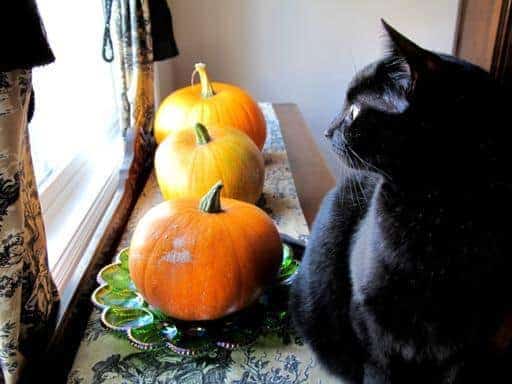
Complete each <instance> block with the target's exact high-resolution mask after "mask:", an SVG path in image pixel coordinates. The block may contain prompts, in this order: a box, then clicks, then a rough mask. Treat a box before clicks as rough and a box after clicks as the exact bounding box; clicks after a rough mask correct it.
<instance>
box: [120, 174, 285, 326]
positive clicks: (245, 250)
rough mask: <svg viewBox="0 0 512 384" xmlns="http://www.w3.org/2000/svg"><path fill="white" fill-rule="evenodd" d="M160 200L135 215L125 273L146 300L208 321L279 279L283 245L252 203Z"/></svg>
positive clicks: (211, 198)
mask: <svg viewBox="0 0 512 384" xmlns="http://www.w3.org/2000/svg"><path fill="white" fill-rule="evenodd" d="M221 188H222V184H221V183H217V184H216V185H215V186H214V187H213V188H212V189H211V190H210V192H209V193H208V194H207V195H206V196H205V197H204V198H203V199H202V200H198V199H177V200H170V201H165V202H163V203H161V204H159V205H157V206H155V207H154V208H152V209H151V210H149V211H148V212H147V213H146V214H145V215H144V217H143V218H142V219H141V220H140V221H139V223H138V224H137V227H136V228H135V231H134V234H133V237H132V240H131V243H130V248H129V253H130V257H129V269H130V276H131V278H132V280H133V282H134V283H135V286H136V287H137V290H138V291H139V292H140V293H141V294H142V295H143V296H144V298H145V299H146V301H147V302H148V303H150V304H151V305H153V306H155V307H157V308H159V309H160V310H161V311H163V312H164V313H166V314H167V315H169V316H172V317H174V318H177V319H183V320H212V319H217V318H220V317H223V316H225V315H228V314H230V313H232V312H235V311H238V310H240V309H243V308H245V307H246V306H248V305H249V304H251V303H252V302H254V301H255V300H256V299H257V298H258V296H259V295H260V294H261V293H262V291H263V289H264V287H265V286H267V285H269V284H270V283H271V282H272V281H273V279H274V278H275V277H276V275H277V272H278V269H279V265H280V262H281V255H282V248H281V241H280V238H279V234H278V232H277V229H276V227H275V225H274V223H273V222H272V220H271V219H270V218H269V217H268V216H267V215H266V214H265V213H264V212H263V211H262V210H260V209H259V208H257V207H256V206H254V205H251V204H248V203H244V202H241V201H237V200H232V199H221V198H220V189H221Z"/></svg>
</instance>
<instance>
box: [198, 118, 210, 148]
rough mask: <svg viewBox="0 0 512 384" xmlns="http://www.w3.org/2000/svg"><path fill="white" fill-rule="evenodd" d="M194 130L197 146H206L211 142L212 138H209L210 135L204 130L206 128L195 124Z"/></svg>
mask: <svg viewBox="0 0 512 384" xmlns="http://www.w3.org/2000/svg"><path fill="white" fill-rule="evenodd" d="M195 130H196V142H197V144H198V145H202V144H208V143H209V142H210V141H212V138H211V136H210V134H209V133H208V130H207V129H206V127H205V126H204V125H203V124H201V123H197V124H196V126H195Z"/></svg>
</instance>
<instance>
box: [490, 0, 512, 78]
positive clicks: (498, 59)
mask: <svg viewBox="0 0 512 384" xmlns="http://www.w3.org/2000/svg"><path fill="white" fill-rule="evenodd" d="M511 11H512V0H503V4H502V7H501V15H500V22H499V25H498V31H497V33H496V42H495V45H494V55H493V60H492V66H491V73H492V74H493V75H494V76H495V77H496V78H497V79H498V80H500V81H502V82H503V83H504V84H506V85H508V86H510V85H511V80H512V73H511V71H512V15H511Z"/></svg>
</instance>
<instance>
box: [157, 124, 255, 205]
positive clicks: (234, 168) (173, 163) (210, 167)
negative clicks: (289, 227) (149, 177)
mask: <svg viewBox="0 0 512 384" xmlns="http://www.w3.org/2000/svg"><path fill="white" fill-rule="evenodd" d="M155 170H156V176H157V180H158V185H159V186H160V190H161V192H162V195H163V197H164V199H166V200H170V199H175V198H178V197H197V198H200V197H201V196H203V195H204V194H205V193H206V192H208V190H209V189H210V188H211V186H212V185H213V184H214V183H215V182H216V181H217V180H224V189H223V193H222V196H223V197H230V198H233V199H237V200H243V201H247V202H249V203H255V202H256V200H258V198H259V197H260V195H261V191H262V189H263V182H264V178H265V166H264V163H263V155H262V154H261V152H260V151H259V150H258V148H257V147H256V145H255V144H254V143H253V142H252V141H251V139H249V138H248V137H247V135H245V134H244V133H242V132H240V131H238V130H236V129H233V128H228V127H220V126H210V127H209V128H208V129H206V127H205V126H203V125H202V124H196V126H195V127H189V128H184V129H181V130H180V131H178V132H176V133H175V134H172V135H170V136H169V137H167V139H165V140H164V141H163V142H162V143H161V144H160V145H159V146H158V149H157V151H156V154H155Z"/></svg>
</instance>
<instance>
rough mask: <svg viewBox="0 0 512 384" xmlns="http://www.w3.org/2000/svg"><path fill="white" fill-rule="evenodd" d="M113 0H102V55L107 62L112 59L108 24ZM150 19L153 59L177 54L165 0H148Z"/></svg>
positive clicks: (166, 57) (112, 51)
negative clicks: (103, 11) (103, 16)
mask: <svg viewBox="0 0 512 384" xmlns="http://www.w3.org/2000/svg"><path fill="white" fill-rule="evenodd" d="M114 1H115V0H104V2H103V3H104V8H105V31H104V34H103V49H102V56H103V59H104V60H105V61H107V62H109V63H110V62H112V61H113V60H114V50H113V47H112V38H111V36H110V25H111V22H112V20H111V18H112V3H113V2H114ZM148 8H149V17H150V21H151V40H152V42H153V61H161V60H165V59H169V58H171V57H175V56H177V55H178V53H179V52H178V47H177V45H176V40H175V39H174V31H173V28H172V15H171V11H170V9H169V6H168V5H167V1H166V0H148Z"/></svg>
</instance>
